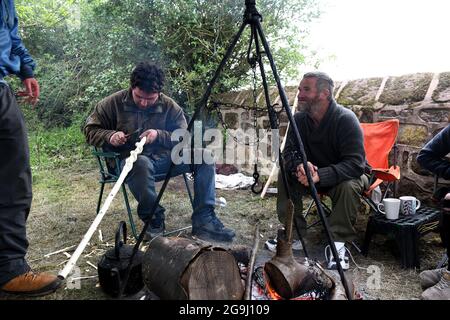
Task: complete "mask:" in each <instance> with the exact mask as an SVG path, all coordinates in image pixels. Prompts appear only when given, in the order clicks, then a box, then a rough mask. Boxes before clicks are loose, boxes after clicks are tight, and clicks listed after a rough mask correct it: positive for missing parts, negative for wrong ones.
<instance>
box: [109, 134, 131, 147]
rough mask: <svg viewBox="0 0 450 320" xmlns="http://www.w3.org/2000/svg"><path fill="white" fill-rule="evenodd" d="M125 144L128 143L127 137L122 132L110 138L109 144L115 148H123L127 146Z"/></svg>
mask: <svg viewBox="0 0 450 320" xmlns="http://www.w3.org/2000/svg"><path fill="white" fill-rule="evenodd" d="M125 142H127V137H125V133H124V132H122V131H117V132H116V133H114V134H113V135H112V136H111V138H109V143H110V144H112V145H113V146H114V147H118V146H121V145H123V144H125Z"/></svg>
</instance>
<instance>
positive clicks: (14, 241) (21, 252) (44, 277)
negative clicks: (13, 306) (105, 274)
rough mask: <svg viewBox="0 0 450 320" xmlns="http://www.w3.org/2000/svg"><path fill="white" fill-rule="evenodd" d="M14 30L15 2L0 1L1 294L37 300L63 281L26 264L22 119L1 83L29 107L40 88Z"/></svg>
mask: <svg viewBox="0 0 450 320" xmlns="http://www.w3.org/2000/svg"><path fill="white" fill-rule="evenodd" d="M17 30H18V18H17V14H16V11H15V7H14V2H13V1H12V0H0V150H2V155H1V157H0V292H6V293H12V294H18V295H29V296H39V295H45V294H48V293H51V292H53V291H55V290H56V289H57V288H58V287H59V286H60V284H61V280H60V279H59V278H58V277H56V276H54V275H50V274H46V273H34V272H33V271H31V269H30V267H29V266H28V264H27V262H26V260H25V255H26V253H27V249H28V240H27V236H26V221H27V218H28V214H29V212H30V207H31V199H32V190H31V169H30V154H29V150H28V139H27V130H26V127H25V123H24V119H23V116H22V113H21V111H20V109H19V107H18V105H17V101H16V98H15V96H14V94H13V92H12V90H11V88H10V87H9V86H8V84H7V83H6V81H5V80H4V78H5V77H6V76H8V75H17V76H19V77H20V79H21V80H22V82H23V84H24V86H25V91H24V92H21V93H20V95H22V96H24V97H26V99H27V100H28V102H30V103H31V104H33V105H35V104H36V102H37V100H38V98H39V85H38V82H37V81H36V79H35V78H34V75H33V69H34V67H35V63H34V61H33V59H32V58H31V56H30V55H29V53H28V51H27V49H25V47H24V45H23V43H22V40H21V39H20V37H19V35H18V32H17Z"/></svg>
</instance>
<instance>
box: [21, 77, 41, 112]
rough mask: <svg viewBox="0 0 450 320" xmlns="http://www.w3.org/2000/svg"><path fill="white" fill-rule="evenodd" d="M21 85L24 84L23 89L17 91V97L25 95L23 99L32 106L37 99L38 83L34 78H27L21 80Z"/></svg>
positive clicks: (38, 92)
mask: <svg viewBox="0 0 450 320" xmlns="http://www.w3.org/2000/svg"><path fill="white" fill-rule="evenodd" d="M23 85H24V86H25V90H23V91H19V92H18V93H17V95H18V96H19V97H25V101H26V102H28V103H30V104H31V105H32V106H33V108H34V106H35V105H36V103H37V102H38V101H39V94H40V90H39V83H38V82H37V80H36V79H35V78H27V79H25V80H23Z"/></svg>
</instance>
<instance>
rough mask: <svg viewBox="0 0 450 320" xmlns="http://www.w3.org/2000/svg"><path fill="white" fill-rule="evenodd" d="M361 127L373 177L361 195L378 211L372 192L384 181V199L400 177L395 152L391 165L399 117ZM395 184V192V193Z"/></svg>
mask: <svg viewBox="0 0 450 320" xmlns="http://www.w3.org/2000/svg"><path fill="white" fill-rule="evenodd" d="M361 129H362V131H363V136H364V151H365V153H366V159H367V162H368V163H369V165H370V166H371V167H372V172H371V179H370V181H369V184H370V187H369V189H368V190H366V191H364V193H363V194H362V195H361V197H362V199H363V200H364V201H365V202H366V203H367V204H368V205H369V206H370V208H371V209H372V210H374V211H375V212H377V211H378V208H377V204H376V203H375V202H374V201H373V200H372V199H371V194H372V192H373V190H374V189H375V188H377V187H378V186H380V185H381V184H382V183H384V184H386V185H385V191H384V194H383V196H382V199H384V198H385V197H386V195H387V194H388V192H389V191H390V190H391V186H392V185H393V184H395V183H396V181H398V180H399V179H400V167H399V166H397V165H396V156H395V153H394V165H393V166H391V167H389V153H390V152H391V150H392V149H393V148H394V145H395V142H396V139H397V133H398V129H399V121H398V120H397V119H392V120H386V121H383V122H376V123H361ZM395 190H396V188H395V185H394V187H393V190H392V191H393V193H394V195H395ZM321 204H322V206H323V208H324V210H325V212H326V214H327V215H330V214H331V209H330V208H328V207H327V206H326V204H324V203H323V202H322V201H321ZM313 206H314V201H312V202H311V203H310V205H309V206H308V208H307V210H306V211H305V212H304V214H303V215H304V217H305V218H306V216H307V215H308V214H309V213H310V211H311V209H312V208H313ZM318 223H320V220H318V221H315V222H314V223H312V224H311V225H309V226H308V227H307V228H308V229H309V228H311V227H313V226H314V225H316V224H318ZM358 251H359V250H358Z"/></svg>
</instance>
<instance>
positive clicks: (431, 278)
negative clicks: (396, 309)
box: [419, 268, 446, 290]
mask: <svg viewBox="0 0 450 320" xmlns="http://www.w3.org/2000/svg"><path fill="white" fill-rule="evenodd" d="M445 270H446V269H445V268H440V269H434V270H425V271H422V272H421V273H420V274H419V278H420V285H421V287H422V289H423V290H425V289H428V288H430V287H432V286H434V285H435V284H436V283H438V282H439V280H441V277H442V272H443V271H445Z"/></svg>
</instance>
